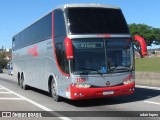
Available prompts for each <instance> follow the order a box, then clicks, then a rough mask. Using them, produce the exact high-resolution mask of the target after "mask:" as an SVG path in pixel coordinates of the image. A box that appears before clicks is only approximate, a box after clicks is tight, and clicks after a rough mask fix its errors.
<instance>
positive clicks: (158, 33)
mask: <svg viewBox="0 0 160 120" xmlns="http://www.w3.org/2000/svg"><path fill="white" fill-rule="evenodd" d="M129 29H130V32H131V35H132V36H134V35H140V36H141V37H143V38H144V39H145V40H146V43H147V45H151V44H152V42H153V41H156V43H157V44H159V43H160V28H153V27H151V26H148V25H146V24H135V23H133V24H130V25H129Z"/></svg>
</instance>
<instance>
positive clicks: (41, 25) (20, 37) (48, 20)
mask: <svg viewBox="0 0 160 120" xmlns="http://www.w3.org/2000/svg"><path fill="white" fill-rule="evenodd" d="M51 36H52V14H51V13H50V14H48V15H46V16H45V17H43V18H42V19H40V20H39V21H37V22H35V23H34V24H32V25H31V26H29V27H28V28H26V29H24V30H23V31H22V32H20V33H19V34H17V35H16V36H15V37H14V41H15V42H14V44H15V46H13V48H14V49H13V50H16V49H20V48H22V47H26V46H28V45H32V44H34V43H37V42H40V41H43V40H46V39H48V38H51Z"/></svg>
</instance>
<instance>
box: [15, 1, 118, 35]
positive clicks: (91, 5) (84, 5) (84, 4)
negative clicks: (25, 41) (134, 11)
mask: <svg viewBox="0 0 160 120" xmlns="http://www.w3.org/2000/svg"><path fill="white" fill-rule="evenodd" d="M71 7H93V8H95V7H96V8H111V9H120V7H118V6H114V5H109V4H95V3H88V4H87V3H76V4H64V5H61V6H59V7H56V8H54V9H52V10H51V11H50V12H47V14H49V13H51V12H52V11H54V10H56V9H62V10H64V9H65V8H71ZM47 14H46V13H45V14H44V15H43V16H40V17H39V18H38V19H37V20H35V21H34V22H33V23H32V24H30V25H28V26H27V27H24V29H23V30H25V29H26V28H28V27H30V26H31V25H33V24H34V23H36V22H37V21H38V20H40V19H42V18H43V17H44V16H46V15H47ZM23 30H21V31H20V32H22V31H23ZM20 32H18V33H16V34H15V35H14V36H13V37H15V36H16V35H17V34H19V33H20Z"/></svg>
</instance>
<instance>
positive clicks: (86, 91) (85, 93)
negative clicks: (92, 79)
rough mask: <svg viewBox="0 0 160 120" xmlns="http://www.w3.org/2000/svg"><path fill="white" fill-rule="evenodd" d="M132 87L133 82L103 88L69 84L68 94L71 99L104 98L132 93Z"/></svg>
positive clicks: (133, 86)
mask: <svg viewBox="0 0 160 120" xmlns="http://www.w3.org/2000/svg"><path fill="white" fill-rule="evenodd" d="M134 88H135V83H134V82H133V83H131V84H128V85H122V86H113V87H103V88H77V87H75V86H72V85H70V94H71V99H72V100H80V99H94V98H105V97H113V96H121V95H130V94H133V93H134ZM104 93H107V94H104Z"/></svg>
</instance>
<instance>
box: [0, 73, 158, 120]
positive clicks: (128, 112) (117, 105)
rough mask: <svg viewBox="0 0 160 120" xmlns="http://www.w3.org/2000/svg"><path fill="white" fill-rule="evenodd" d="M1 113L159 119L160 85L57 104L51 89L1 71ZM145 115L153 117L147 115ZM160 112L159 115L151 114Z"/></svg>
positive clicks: (5, 116) (67, 118) (0, 116)
mask: <svg viewBox="0 0 160 120" xmlns="http://www.w3.org/2000/svg"><path fill="white" fill-rule="evenodd" d="M49 111H52V112H49ZM64 111H67V112H64ZM68 111H72V112H68ZM0 112H1V113H0V119H2V120H3V119H4V120H8V119H9V117H10V116H12V117H15V118H12V119H15V120H19V119H21V118H20V117H30V119H31V120H32V119H36V118H32V117H33V116H36V117H41V116H42V117H43V118H37V119H45V120H46V119H47V120H48V119H49V120H50V119H52V120H53V119H63V120H70V119H76V120H77V119H78V120H82V119H83V120H88V119H89V120H90V119H95V120H97V119H103V120H106V119H111V120H115V119H118V120H128V119H133V120H137V119H139V120H143V119H145V120H146V119H148V120H153V119H155V120H158V119H160V88H155V87H147V86H146V87H143V86H137V87H136V89H135V94H133V95H130V96H121V97H114V98H106V99H95V100H83V101H71V100H67V99H63V100H62V101H61V102H58V103H57V102H55V101H53V99H52V98H51V97H49V96H48V93H47V92H44V91H41V90H38V89H35V88H30V89H29V90H26V91H25V90H22V89H21V88H20V87H19V86H18V85H17V82H16V81H15V80H14V79H13V76H9V75H7V74H0ZM2 112H3V113H2ZM145 115H147V116H150V117H144V116H145ZM157 115H158V117H151V116H157ZM17 116H18V118H17ZM51 116H57V117H54V118H52V117H51ZM118 116H121V117H118ZM140 116H141V117H140ZM142 116H143V117H142ZM128 117H129V118H128ZM27 119H28V118H27Z"/></svg>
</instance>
